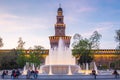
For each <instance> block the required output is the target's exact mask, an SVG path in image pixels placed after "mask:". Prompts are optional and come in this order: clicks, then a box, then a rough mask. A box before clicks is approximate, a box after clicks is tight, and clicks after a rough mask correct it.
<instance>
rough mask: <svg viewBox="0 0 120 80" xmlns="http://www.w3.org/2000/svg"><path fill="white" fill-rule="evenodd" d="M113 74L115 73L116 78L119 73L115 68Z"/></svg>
mask: <svg viewBox="0 0 120 80" xmlns="http://www.w3.org/2000/svg"><path fill="white" fill-rule="evenodd" d="M113 75H115V78H116V79H117V78H118V77H119V73H118V72H117V70H116V69H115V70H114V72H113Z"/></svg>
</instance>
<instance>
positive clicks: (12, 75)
mask: <svg viewBox="0 0 120 80" xmlns="http://www.w3.org/2000/svg"><path fill="white" fill-rule="evenodd" d="M14 74H15V70H14V69H13V70H12V73H11V78H12V79H13V78H14Z"/></svg>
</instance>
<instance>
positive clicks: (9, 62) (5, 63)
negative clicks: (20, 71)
mask: <svg viewBox="0 0 120 80" xmlns="http://www.w3.org/2000/svg"><path fill="white" fill-rule="evenodd" d="M16 59H17V54H16V51H15V50H11V51H10V52H3V53H0V69H13V68H17V67H18V65H17V62H16Z"/></svg>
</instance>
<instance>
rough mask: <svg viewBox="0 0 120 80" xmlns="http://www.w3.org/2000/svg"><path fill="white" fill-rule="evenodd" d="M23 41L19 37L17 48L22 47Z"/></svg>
mask: <svg viewBox="0 0 120 80" xmlns="http://www.w3.org/2000/svg"><path fill="white" fill-rule="evenodd" d="M24 45H25V42H24V41H23V40H22V38H21V37H20V38H19V40H18V46H17V47H16V48H17V49H24Z"/></svg>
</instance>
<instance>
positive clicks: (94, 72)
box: [92, 70, 97, 79]
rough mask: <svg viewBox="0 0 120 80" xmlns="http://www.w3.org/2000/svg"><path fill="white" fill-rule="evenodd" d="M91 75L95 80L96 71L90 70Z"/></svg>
mask: <svg viewBox="0 0 120 80" xmlns="http://www.w3.org/2000/svg"><path fill="white" fill-rule="evenodd" d="M92 75H94V79H96V76H97V75H96V71H95V70H92Z"/></svg>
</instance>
